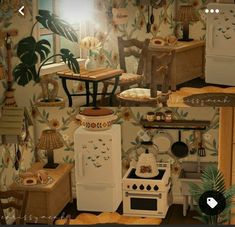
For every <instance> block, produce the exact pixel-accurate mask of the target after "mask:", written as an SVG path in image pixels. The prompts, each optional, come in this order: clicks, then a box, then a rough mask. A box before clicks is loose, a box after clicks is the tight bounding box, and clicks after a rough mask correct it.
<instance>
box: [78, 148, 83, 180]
mask: <svg viewBox="0 0 235 227" xmlns="http://www.w3.org/2000/svg"><path fill="white" fill-rule="evenodd" d="M83 162H84V156H83V153H82V152H79V153H78V174H79V176H80V177H83V176H84V166H83Z"/></svg>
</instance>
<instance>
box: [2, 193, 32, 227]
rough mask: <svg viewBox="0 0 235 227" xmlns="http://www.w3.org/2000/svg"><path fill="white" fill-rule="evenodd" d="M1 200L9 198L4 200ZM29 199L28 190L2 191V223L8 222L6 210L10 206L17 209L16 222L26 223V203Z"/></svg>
mask: <svg viewBox="0 0 235 227" xmlns="http://www.w3.org/2000/svg"><path fill="white" fill-rule="evenodd" d="M1 200H7V201H6V202H3V201H1ZM27 200H28V192H19V191H4V192H3V191H0V223H1V224H2V225H5V224H6V217H5V215H4V210H5V209H8V208H14V209H15V211H16V223H17V224H24V223H25V220H24V217H25V212H26V205H27Z"/></svg>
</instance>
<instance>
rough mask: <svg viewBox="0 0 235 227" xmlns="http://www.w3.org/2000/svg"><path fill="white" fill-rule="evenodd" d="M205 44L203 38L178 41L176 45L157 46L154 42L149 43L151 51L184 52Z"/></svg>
mask: <svg viewBox="0 0 235 227" xmlns="http://www.w3.org/2000/svg"><path fill="white" fill-rule="evenodd" d="M201 46H202V47H203V46H205V41H202V40H194V41H191V42H180V41H179V42H178V43H177V45H176V46H157V45H154V44H152V43H150V45H149V48H148V49H149V51H172V50H175V52H182V51H186V50H189V49H193V48H197V47H201Z"/></svg>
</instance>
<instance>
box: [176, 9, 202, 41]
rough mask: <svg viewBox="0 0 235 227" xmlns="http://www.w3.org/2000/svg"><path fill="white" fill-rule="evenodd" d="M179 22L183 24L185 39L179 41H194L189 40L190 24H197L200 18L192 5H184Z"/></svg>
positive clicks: (180, 10) (179, 15)
mask: <svg viewBox="0 0 235 227" xmlns="http://www.w3.org/2000/svg"><path fill="white" fill-rule="evenodd" d="M177 20H178V21H181V22H182V24H183V39H179V41H185V42H189V41H193V39H190V38H189V23H190V22H197V21H199V18H198V16H197V14H196V12H195V10H194V8H193V6H192V5H182V6H180V9H179V14H178V18H177Z"/></svg>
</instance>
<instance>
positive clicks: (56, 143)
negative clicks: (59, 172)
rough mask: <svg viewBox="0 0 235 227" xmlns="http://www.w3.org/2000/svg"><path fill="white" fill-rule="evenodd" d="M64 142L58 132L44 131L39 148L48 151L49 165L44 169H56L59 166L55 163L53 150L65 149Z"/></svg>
mask: <svg viewBox="0 0 235 227" xmlns="http://www.w3.org/2000/svg"><path fill="white" fill-rule="evenodd" d="M63 146H64V144H63V141H62V140H61V137H60V136H59V134H58V133H57V132H56V130H52V129H48V130H44V131H42V134H41V137H40V139H39V143H38V146H37V147H38V148H39V149H41V150H46V151H47V159H48V162H47V164H46V165H45V166H44V167H43V168H46V169H55V168H56V167H57V166H58V165H59V164H57V163H54V154H53V150H55V149H59V148H61V147H63Z"/></svg>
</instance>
